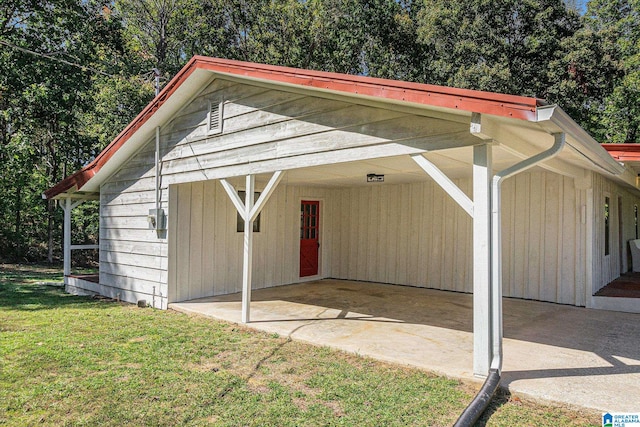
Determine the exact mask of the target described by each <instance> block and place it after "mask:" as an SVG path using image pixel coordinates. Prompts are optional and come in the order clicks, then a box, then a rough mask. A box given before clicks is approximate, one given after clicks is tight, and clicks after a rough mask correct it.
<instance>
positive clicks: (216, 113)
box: [208, 101, 222, 133]
mask: <svg viewBox="0 0 640 427" xmlns="http://www.w3.org/2000/svg"><path fill="white" fill-rule="evenodd" d="M208 121H209V133H220V132H222V102H221V101H210V102H209V120H208Z"/></svg>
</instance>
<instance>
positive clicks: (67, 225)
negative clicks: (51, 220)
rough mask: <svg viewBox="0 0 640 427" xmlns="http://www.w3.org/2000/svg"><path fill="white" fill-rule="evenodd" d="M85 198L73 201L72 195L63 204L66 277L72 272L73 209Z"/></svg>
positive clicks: (64, 270)
mask: <svg viewBox="0 0 640 427" xmlns="http://www.w3.org/2000/svg"><path fill="white" fill-rule="evenodd" d="M82 202H83V200H76V201H75V202H72V201H71V198H70V197H67V198H66V199H64V204H61V206H62V210H63V211H64V239H63V248H62V258H63V260H64V261H63V273H64V277H65V282H66V277H67V276H68V275H70V274H71V249H72V248H71V211H72V210H73V209H74V208H75V207H77V206H78V205H79V204H80V203H82Z"/></svg>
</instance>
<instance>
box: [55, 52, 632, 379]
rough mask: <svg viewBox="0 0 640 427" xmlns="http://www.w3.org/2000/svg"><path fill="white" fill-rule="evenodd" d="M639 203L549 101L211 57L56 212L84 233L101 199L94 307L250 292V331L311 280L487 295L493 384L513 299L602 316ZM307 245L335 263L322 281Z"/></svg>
mask: <svg viewBox="0 0 640 427" xmlns="http://www.w3.org/2000/svg"><path fill="white" fill-rule="evenodd" d="M525 170H526V172H525ZM520 172H523V173H520ZM512 176H513V177H514V178H513V179H509V180H506V179H507V178H509V177H512ZM505 180H506V181H505ZM503 181H504V187H505V188H507V190H508V191H504V192H503V188H502V183H503ZM623 185H624V186H625V187H624V191H625V193H624V194H622V193H621V194H620V195H619V196H618V201H619V203H618V204H617V205H616V204H615V203H610V202H611V201H612V200H615V199H613V198H612V197H613V194H612V192H615V191H618V190H617V188H619V187H620V188H621V186H623ZM621 191H622V190H621ZM257 193H259V194H257ZM636 193H637V189H636V187H635V174H633V173H631V171H630V170H628V169H626V168H625V167H623V166H622V165H620V164H619V163H618V162H616V161H614V160H613V159H612V158H611V156H610V155H608V154H607V153H606V152H605V151H604V150H603V149H602V148H601V147H600V146H599V144H598V143H597V142H596V141H595V140H593V138H591V137H590V136H589V135H588V134H587V133H586V132H585V131H584V130H583V129H581V128H580V127H579V126H578V125H577V124H576V123H575V122H574V121H573V120H572V119H571V118H570V117H569V116H567V115H566V113H564V112H563V111H562V109H560V108H559V107H558V106H555V105H547V104H545V103H544V101H542V100H539V99H535V98H528V97H519V96H511V95H504V94H497V93H487V92H478V91H471V90H462V89H455V88H447V87H438V86H431V85H423V84H416V83H409V82H400V81H392V80H383V79H374V78H368V77H363V76H349V75H342V74H337V73H324V72H317V71H309V70H300V69H292V68H286V67H278V66H272V65H264V64H254V63H246V62H240V61H230V60H223V59H216V58H206V57H194V58H192V59H191V60H190V61H189V63H188V64H187V65H186V66H185V67H184V68H183V69H182V70H181V71H180V72H179V73H178V74H177V75H176V77H175V78H174V79H173V80H172V81H171V82H169V83H168V84H167V86H166V87H165V88H164V89H163V90H162V92H161V93H160V94H159V95H158V96H157V98H156V99H154V100H153V101H152V102H151V103H150V104H149V105H148V106H147V107H145V109H144V110H143V111H142V112H141V113H140V114H139V115H138V116H137V117H136V118H135V119H134V120H133V121H132V122H131V123H130V124H129V125H128V126H127V127H126V128H125V129H124V130H123V131H122V132H121V133H120V134H119V135H118V136H117V137H116V138H115V139H114V140H113V141H112V143H111V144H109V146H108V147H107V148H105V150H103V152H101V153H100V155H99V156H98V157H97V158H96V159H95V160H94V161H93V162H92V163H90V164H89V165H87V166H85V167H84V168H83V169H82V170H81V171H78V172H76V173H75V174H73V175H72V176H70V177H67V178H66V179H65V180H63V181H62V182H60V183H59V184H57V185H56V186H54V187H53V188H51V189H50V190H48V191H47V192H46V193H45V197H47V198H56V199H60V200H64V201H65V206H68V207H69V209H67V210H66V211H65V215H66V219H67V221H66V222H65V223H66V224H67V227H66V228H67V229H69V223H70V215H71V208H72V207H73V205H74V203H73V202H72V199H74V198H89V197H97V196H98V195H99V197H100V278H99V282H100V283H99V284H95V286H94V287H93V288H92V289H94V290H95V291H96V292H99V293H101V294H104V295H108V296H112V297H119V298H121V299H123V300H125V301H131V302H140V301H141V300H144V301H145V302H150V303H151V304H152V305H153V306H154V307H157V308H161V309H164V308H166V307H167V304H168V303H178V302H181V301H186V300H193V299H198V298H201V297H204V296H211V295H223V294H234V293H238V292H240V294H241V295H242V298H241V302H242V304H241V305H240V306H239V307H237V308H238V312H237V315H240V316H241V317H240V321H242V322H243V323H249V322H252V321H254V320H256V319H258V320H259V317H258V318H256V317H254V316H253V315H252V314H251V313H252V311H251V307H252V305H251V302H252V300H253V299H254V297H253V296H252V291H255V292H256V294H257V293H258V292H262V289H264V288H270V287H273V288H274V289H275V290H277V291H282V290H283V289H284V288H282V287H281V285H286V284H291V283H298V282H300V281H301V280H317V279H323V278H340V279H345V280H346V279H348V280H363V281H368V282H384V283H393V284H395V285H411V286H416V287H421V288H437V289H446V290H455V291H460V292H466V293H469V294H471V293H472V295H471V296H465V297H464V298H467V299H471V300H473V310H472V314H471V315H470V317H468V319H467V321H471V324H472V330H473V334H472V335H471V338H469V339H471V340H472V342H473V345H472V356H471V358H472V359H470V360H472V361H473V370H472V371H471V369H470V367H469V366H467V368H466V369H467V371H471V372H473V373H474V374H475V375H477V376H486V375H487V374H488V373H491V372H493V373H495V372H498V371H499V370H500V366H501V363H502V360H501V354H502V293H503V292H504V293H505V295H507V296H512V297H517V298H527V299H535V300H544V301H553V302H557V303H561V304H571V305H578V306H580V305H587V304H589V303H590V302H591V301H590V300H591V295H592V291H593V289H594V287H597V283H599V282H600V281H602V280H603V278H604V277H605V276H606V275H615V269H616V268H618V269H619V268H620V266H619V265H617V264H618V262H617V261H619V260H621V259H623V256H622V255H621V251H620V250H618V249H619V248H616V247H615V246H616V245H615V244H613V243H612V242H614V243H617V242H619V241H622V240H623V239H624V233H618V235H616V233H615V228H616V223H615V221H610V220H609V218H610V217H609V216H608V214H609V211H607V217H606V218H607V227H608V228H607V229H606V230H607V232H606V233H605V232H604V228H603V227H600V224H599V223H598V221H601V220H602V217H603V216H604V212H601V210H600V207H601V199H602V196H603V195H605V197H607V198H606V199H605V200H607V203H606V205H607V208H609V207H610V206H611V213H612V214H614V213H617V212H616V210H617V209H618V207H620V206H626V205H625V204H628V201H632V200H636V199H635V198H634V197H636ZM503 199H504V200H503ZM306 207H308V208H309V209H308V210H307V209H306ZM318 209H320V212H324V216H323V217H322V218H323V219H322V220H321V221H320V226H319V227H322V226H323V225H322V224H325V225H324V227H325V228H324V229H315V228H314V227H318V225H317V212H318ZM620 210H622V209H620ZM301 213H302V215H301ZM327 213H329V214H328V215H327ZM503 213H506V215H504V218H503V217H501V215H502V214H503ZM260 215H263V219H262V224H261V227H262V230H261V231H257V230H254V227H257V228H259V227H258V224H257V222H258V218H259V216H260ZM620 217H621V216H620ZM612 218H613V216H612ZM314 220H315V222H314ZM327 223H329V225H330V226H327ZM609 228H611V229H609ZM620 228H621V229H622V227H620ZM318 230H319V231H318ZM503 230H505V233H504V235H503V234H502V231H503ZM318 232H319V233H320V236H321V239H320V240H318V237H317V236H318ZM378 234H379V235H378ZM605 235H606V237H607V238H606V239H603V237H604V236H605ZM65 236H68V237H69V238H68V239H65V242H66V243H65V259H69V254H70V251H71V249H73V248H72V246H73V245H71V242H70V233H69V232H68V231H67V232H66V234H65ZM371 236H374V237H373V238H372V237H371ZM610 237H611V238H610ZM314 239H315V240H314ZM322 239H324V240H322ZM598 239H602V240H605V241H606V244H605V245H603V244H601V242H600V240H598ZM307 240H308V241H311V244H310V245H309V246H308V248H309V251H310V252H309V253H311V254H312V255H313V256H316V254H315V253H312V252H313V251H312V249H313V247H314V245H315V247H316V249H317V248H318V246H317V245H318V244H320V249H319V251H320V253H321V256H322V258H316V260H315V263H313V262H312V263H311V265H308V266H303V265H302V263H303V255H305V256H306V255H307V254H303V253H302V252H303V251H302V248H303V246H305V244H306V243H309V242H303V241H307ZM503 245H505V246H506V247H507V250H505V252H504V253H502V252H501V248H502V246H503ZM605 246H606V248H605ZM600 252H603V253H604V255H603V256H604V257H605V261H606V265H605V266H606V267H607V268H606V269H604V268H601V267H602V265H603V261H602V260H601V259H600ZM610 252H611V253H610ZM503 259H505V260H506V261H505V262H504V265H503ZM345 260H346V261H345ZM623 264H624V263H622V264H621V265H623ZM599 269H600V270H602V271H600V270H599ZM603 272H606V275H605V274H601V273H603ZM66 273H67V272H66V270H65V274H66ZM503 274H506V275H508V277H507V278H506V280H505V281H504V283H503V280H502V275H503ZM66 280H67V282H69V280H70V278H69V277H67V278H66ZM68 284H69V283H68ZM78 284H79V285H82V286H85V285H84V284H80V283H78ZM87 286H88V285H87ZM91 286H93V285H91ZM259 303H260V301H258V302H257V303H256V304H259ZM425 304H426V305H425V307H431V308H430V309H431V310H432V309H433V306H429V304H427V303H425ZM256 307H259V305H256V306H254V309H255V308H256ZM425 310H426V309H425ZM443 316H444V314H443ZM388 317H390V318H392V316H388ZM443 318H446V316H444V317H443ZM469 319H470V320H469ZM304 329H307V328H306V327H305V328H304ZM466 329H469V328H468V327H467V328H466ZM465 333H468V331H466V332H465ZM451 342H455V340H452V341H451ZM466 351H467V352H468V351H470V349H466ZM465 357H470V356H469V355H467V356H465Z"/></svg>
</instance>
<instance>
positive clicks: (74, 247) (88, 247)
mask: <svg viewBox="0 0 640 427" xmlns="http://www.w3.org/2000/svg"><path fill="white" fill-rule="evenodd" d="M77 249H100V245H71V250H77Z"/></svg>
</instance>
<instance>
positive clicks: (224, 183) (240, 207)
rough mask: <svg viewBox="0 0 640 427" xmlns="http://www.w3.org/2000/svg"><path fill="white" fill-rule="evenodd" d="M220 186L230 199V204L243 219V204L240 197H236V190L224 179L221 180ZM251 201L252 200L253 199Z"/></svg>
mask: <svg viewBox="0 0 640 427" xmlns="http://www.w3.org/2000/svg"><path fill="white" fill-rule="evenodd" d="M220 184H222V187H223V188H224V191H226V193H227V195H228V196H229V198H230V199H231V203H233V206H235V207H236V210H237V211H238V213H239V214H240V216H241V217H242V219H245V207H244V202H243V201H242V200H240V196H239V195H238V192H237V191H236V189H235V188H234V187H233V185H231V184H230V183H229V181H227V180H226V179H221V180H220ZM251 200H253V198H252V199H251Z"/></svg>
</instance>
